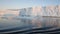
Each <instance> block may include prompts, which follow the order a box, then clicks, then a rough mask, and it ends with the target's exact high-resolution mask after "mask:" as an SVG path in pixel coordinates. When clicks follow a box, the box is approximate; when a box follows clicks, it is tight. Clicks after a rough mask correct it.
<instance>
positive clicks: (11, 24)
mask: <svg viewBox="0 0 60 34" xmlns="http://www.w3.org/2000/svg"><path fill="white" fill-rule="evenodd" d="M43 27H56V28H60V18H52V17H39V18H32V19H31V18H30V19H28V18H9V19H7V18H0V32H1V30H3V31H4V30H7V29H13V28H14V29H13V30H14V31H15V30H21V29H25V28H43ZM11 31H12V30H11Z"/></svg>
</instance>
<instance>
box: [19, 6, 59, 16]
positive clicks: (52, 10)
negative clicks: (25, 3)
mask: <svg viewBox="0 0 60 34" xmlns="http://www.w3.org/2000/svg"><path fill="white" fill-rule="evenodd" d="M19 15H20V16H24V15H25V16H27V15H29V16H60V6H58V5H57V6H46V7H41V6H36V7H30V8H23V9H20V13H19Z"/></svg>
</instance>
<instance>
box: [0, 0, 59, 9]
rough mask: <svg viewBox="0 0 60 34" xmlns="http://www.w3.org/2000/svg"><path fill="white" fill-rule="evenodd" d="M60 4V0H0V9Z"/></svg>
mask: <svg viewBox="0 0 60 34" xmlns="http://www.w3.org/2000/svg"><path fill="white" fill-rule="evenodd" d="M59 4H60V0H0V9H20V8H26V7H33V6H46V5H59Z"/></svg>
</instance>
